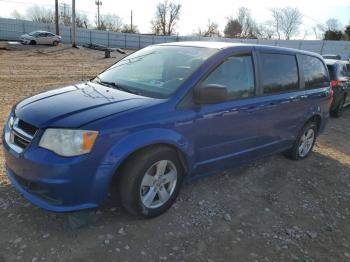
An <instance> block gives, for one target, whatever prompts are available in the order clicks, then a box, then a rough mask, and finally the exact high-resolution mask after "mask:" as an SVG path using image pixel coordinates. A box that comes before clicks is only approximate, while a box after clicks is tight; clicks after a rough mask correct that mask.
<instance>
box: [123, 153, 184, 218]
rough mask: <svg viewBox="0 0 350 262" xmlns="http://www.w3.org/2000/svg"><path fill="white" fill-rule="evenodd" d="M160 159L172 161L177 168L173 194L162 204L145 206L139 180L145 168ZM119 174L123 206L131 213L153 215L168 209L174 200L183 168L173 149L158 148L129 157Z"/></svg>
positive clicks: (145, 215) (145, 170)
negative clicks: (156, 206)
mask: <svg viewBox="0 0 350 262" xmlns="http://www.w3.org/2000/svg"><path fill="white" fill-rule="evenodd" d="M160 160H170V161H172V162H173V163H174V165H175V167H176V169H177V182H176V186H175V189H174V192H173V194H172V195H171V197H170V198H169V200H168V201H167V202H166V203H165V204H164V205H163V206H161V207H158V208H147V207H145V206H144V205H143V203H142V200H141V197H140V187H141V182H142V179H143V177H144V175H145V173H146V172H147V170H148V169H149V168H150V167H151V166H152V165H153V164H155V163H156V162H158V161H160ZM121 175H122V178H121V180H120V191H121V199H122V204H123V206H124V207H125V208H126V209H127V210H128V211H129V212H131V213H133V214H136V215H141V216H143V217H155V216H159V215H160V214H162V213H164V212H165V211H166V210H168V209H169V208H170V207H171V206H172V204H173V203H174V201H175V200H176V197H177V195H178V194H179V191H180V188H181V185H182V181H183V175H184V170H183V167H182V165H181V162H180V161H179V159H178V156H177V153H176V152H175V151H174V150H171V149H167V148H159V149H155V150H150V151H146V152H141V153H140V154H139V155H136V156H135V157H133V158H132V159H130V160H129V161H128V163H127V164H126V166H125V168H124V169H123V173H122V174H121Z"/></svg>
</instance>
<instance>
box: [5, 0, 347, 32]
mask: <svg viewBox="0 0 350 262" xmlns="http://www.w3.org/2000/svg"><path fill="white" fill-rule="evenodd" d="M159 1H160V0H126V1H118V0H102V2H103V3H102V6H101V13H102V14H107V13H110V14H116V15H118V16H120V17H121V18H122V20H123V22H124V23H130V10H131V9H132V10H133V13H134V24H136V25H137V26H138V28H139V29H140V31H141V32H142V33H149V32H150V31H151V26H150V21H151V20H152V18H153V16H154V12H155V8H156V5H157V3H158V2H159ZM173 1H174V2H176V3H180V4H181V5H182V9H181V17H180V21H179V23H178V25H177V32H179V34H181V35H187V34H191V33H193V32H194V31H197V29H198V28H199V27H205V25H206V24H207V21H208V19H210V20H211V21H212V22H216V23H218V24H219V26H220V30H221V31H223V29H224V27H225V23H226V18H227V17H228V16H231V15H233V16H235V14H236V13H237V9H238V8H239V7H241V6H245V7H248V8H249V9H250V10H251V13H252V17H253V18H254V19H255V20H256V21H257V22H264V21H266V20H269V19H270V11H269V10H270V9H271V8H273V7H283V6H292V7H298V8H299V10H300V12H301V13H302V14H303V15H304V17H303V25H302V26H301V28H300V29H301V30H300V31H301V32H300V34H299V37H303V35H304V31H305V30H307V31H309V36H308V37H307V38H309V39H310V38H312V37H314V36H313V33H312V27H313V26H314V25H315V24H316V23H317V22H320V23H324V22H325V21H326V20H327V19H328V18H331V17H334V18H337V19H338V20H339V21H340V22H341V23H342V25H347V24H348V23H349V21H350V0H326V1H325V0H323V1H322V0H261V1H259V0H215V1H209V0H208V1H206V0H173ZM54 2H55V1H54V0H36V1H33V0H32V1H30V0H0V16H2V17H10V15H11V12H12V11H13V10H15V9H16V10H17V11H19V12H20V13H25V11H26V9H27V8H28V7H29V6H31V5H33V4H37V5H40V6H45V7H52V8H53V7H54ZM59 3H68V4H71V1H69V0H59ZM76 8H77V10H80V11H82V12H85V13H86V14H87V15H88V16H89V18H90V21H91V22H93V21H94V17H95V15H96V9H97V8H96V5H95V0H76Z"/></svg>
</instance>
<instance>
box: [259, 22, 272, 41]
mask: <svg viewBox="0 0 350 262" xmlns="http://www.w3.org/2000/svg"><path fill="white" fill-rule="evenodd" d="M255 34H256V36H257V37H258V38H262V39H272V37H273V35H274V30H273V27H272V25H271V23H270V22H266V23H262V24H258V25H257V26H256V33H255Z"/></svg>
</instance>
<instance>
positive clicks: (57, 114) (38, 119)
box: [15, 83, 160, 128]
mask: <svg viewBox="0 0 350 262" xmlns="http://www.w3.org/2000/svg"><path fill="white" fill-rule="evenodd" d="M159 101H160V100H159V99H154V98H148V97H143V96H138V95H134V94H130V93H127V92H123V91H119V90H116V89H113V88H109V87H106V86H102V85H99V84H95V83H88V84H79V85H72V86H67V87H64V88H60V89H56V90H52V91H48V92H45V93H41V94H38V95H35V96H32V97H29V98H27V99H25V100H23V101H21V102H20V103H19V104H18V105H17V106H16V108H15V114H16V116H17V117H19V118H20V119H22V120H23V121H25V122H28V123H30V124H32V125H34V126H36V127H38V128H46V127H67V128H69V127H71V128H77V127H81V126H83V125H85V124H87V123H90V122H93V121H95V120H98V119H101V118H104V117H107V116H110V115H113V114H121V113H124V112H127V111H130V110H134V109H138V108H142V107H146V106H149V105H152V104H155V103H157V102H159Z"/></svg>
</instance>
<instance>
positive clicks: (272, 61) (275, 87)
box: [261, 53, 299, 94]
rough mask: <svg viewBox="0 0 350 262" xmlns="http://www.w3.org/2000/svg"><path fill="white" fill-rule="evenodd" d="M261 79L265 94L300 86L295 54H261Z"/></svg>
mask: <svg viewBox="0 0 350 262" xmlns="http://www.w3.org/2000/svg"><path fill="white" fill-rule="evenodd" d="M261 64H262V67H261V79H262V85H263V89H264V94H272V93H280V92H285V91H288V90H294V89H298V88H299V77H298V67H297V62H296V58H295V56H294V55H284V54H264V53H263V54H261Z"/></svg>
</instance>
